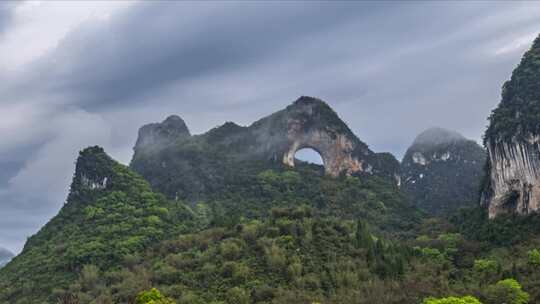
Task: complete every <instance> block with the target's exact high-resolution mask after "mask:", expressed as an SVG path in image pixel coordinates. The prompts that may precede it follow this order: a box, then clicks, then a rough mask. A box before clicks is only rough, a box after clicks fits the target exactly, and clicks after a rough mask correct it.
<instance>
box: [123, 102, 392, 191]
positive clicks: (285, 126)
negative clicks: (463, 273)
mask: <svg viewBox="0 0 540 304" xmlns="http://www.w3.org/2000/svg"><path fill="white" fill-rule="evenodd" d="M169 120H170V118H168V119H167V120H165V121H164V122H163V123H161V124H151V125H148V126H144V127H143V128H141V131H140V132H139V139H138V140H137V145H136V146H135V148H134V150H135V154H134V156H133V160H132V162H131V168H133V170H135V171H136V172H138V173H140V174H141V175H142V176H144V177H145V178H146V179H147V180H148V181H149V182H150V184H151V185H152V186H153V187H154V188H155V189H157V190H159V191H160V192H162V193H165V194H166V195H167V196H168V197H169V198H187V199H189V200H198V199H201V198H205V197H206V193H209V192H216V191H217V190H219V187H221V186H222V185H226V184H229V183H230V182H233V181H234V180H235V178H236V176H229V175H228V173H230V172H234V171H238V168H239V167H249V166H250V163H251V162H261V161H262V162H273V163H282V164H285V165H286V166H289V167H293V166H294V165H295V164H294V154H295V153H296V151H298V150H299V149H302V148H306V147H308V148H312V149H314V150H316V151H317V152H319V153H320V155H321V158H322V159H323V162H324V168H325V172H326V174H328V175H330V176H334V177H335V176H338V175H340V174H345V175H362V174H367V175H378V176H384V177H386V178H390V179H394V178H396V177H397V172H398V170H399V163H398V162H397V161H396V160H395V158H393V157H392V156H391V155H389V154H385V153H380V154H378V153H374V152H373V151H371V150H370V149H369V148H368V146H367V145H366V144H365V143H363V142H362V141H360V140H359V139H358V138H357V137H356V136H355V135H354V134H353V133H352V131H351V130H350V129H349V128H348V127H347V125H346V124H345V123H344V122H343V121H342V120H341V119H340V118H339V117H338V116H337V114H336V113H335V112H334V111H333V110H332V109H331V108H330V107H329V106H328V105H327V104H326V103H324V102H323V101H321V100H319V99H316V98H312V97H301V98H299V99H298V100H296V101H295V102H294V103H293V104H292V105H290V106H288V107H287V108H286V109H283V110H281V111H278V112H276V113H274V114H272V115H269V116H267V117H265V118H262V119H260V120H258V121H256V122H254V123H253V124H252V125H251V126H249V127H241V126H238V125H236V124H234V123H231V122H228V123H226V124H224V125H222V126H220V127H217V128H214V129H212V130H210V131H208V132H207V133H205V134H202V135H197V136H189V134H188V133H187V132H176V131H175V128H176V127H175V126H171V125H170V124H169V123H168V121H169ZM150 128H151V129H154V128H159V129H160V130H167V131H162V132H160V133H159V132H151V134H152V138H151V139H147V137H148V132H146V130H148V129H150ZM186 130H187V128H186ZM158 133H159V134H165V136H164V138H161V139H156V136H155V135H156V134H158ZM176 133H180V136H176V137H173V136H170V134H176ZM155 142H159V144H154V143H155Z"/></svg>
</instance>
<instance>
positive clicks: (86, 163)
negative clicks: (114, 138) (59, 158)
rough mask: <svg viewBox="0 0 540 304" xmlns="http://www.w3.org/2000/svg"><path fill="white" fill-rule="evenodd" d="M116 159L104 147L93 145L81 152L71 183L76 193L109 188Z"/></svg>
mask: <svg viewBox="0 0 540 304" xmlns="http://www.w3.org/2000/svg"><path fill="white" fill-rule="evenodd" d="M114 165H115V161H114V160H113V159H112V158H111V157H109V155H107V153H105V150H103V148H102V147H99V146H92V147H88V148H86V149H83V150H82V151H80V152H79V157H78V158H77V163H76V165H75V176H74V179H73V183H72V185H71V192H72V193H74V194H77V193H79V192H80V191H82V190H85V189H90V190H101V189H105V188H107V186H108V185H109V184H110V182H111V176H112V174H113V173H112V171H113V166H114Z"/></svg>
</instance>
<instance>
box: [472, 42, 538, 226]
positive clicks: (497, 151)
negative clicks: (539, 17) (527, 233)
mask: <svg viewBox="0 0 540 304" xmlns="http://www.w3.org/2000/svg"><path fill="white" fill-rule="evenodd" d="M539 121H540V37H539V38H537V39H536V40H535V42H534V44H533V46H532V48H531V49H530V50H529V51H528V52H527V53H525V55H524V56H523V58H522V60H521V63H520V64H519V66H518V67H517V68H516V69H515V70H514V71H513V73H512V77H511V79H510V81H507V82H506V83H505V84H504V85H503V89H502V100H501V102H500V104H499V105H498V107H497V108H496V109H495V110H494V111H493V113H492V114H491V116H490V117H489V127H488V129H487V130H486V134H485V146H486V147H487V149H488V153H489V167H488V170H489V172H488V175H489V177H488V179H487V183H486V186H485V190H484V192H483V195H482V202H483V204H484V205H486V206H487V208H488V209H489V216H490V217H491V218H493V217H495V216H497V215H499V214H503V213H516V214H529V213H533V212H536V211H538V210H539V209H540V123H539Z"/></svg>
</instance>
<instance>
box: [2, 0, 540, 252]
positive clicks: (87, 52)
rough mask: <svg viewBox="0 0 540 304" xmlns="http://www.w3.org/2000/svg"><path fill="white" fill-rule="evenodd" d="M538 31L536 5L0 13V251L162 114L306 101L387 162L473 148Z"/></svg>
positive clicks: (208, 114) (20, 6)
mask: <svg viewBox="0 0 540 304" xmlns="http://www.w3.org/2000/svg"><path fill="white" fill-rule="evenodd" d="M539 32H540V3H536V2H488V1H480V2H470V1H467V2H465V1H464V2H441V1H433V2H410V1H408V2H388V3H385V2H357V3H352V2H343V3H340V2H332V3H330V2H313V3H305V2H249V3H248V2H203V3H190V2H171V1H167V2H155V1H153V2H126V1H121V2H113V1H95V2H93V1H74V2H54V1H42V2H40V1H27V2H17V3H15V2H5V1H4V2H0V219H1V220H0V246H4V247H7V248H9V249H11V250H13V251H18V250H20V249H21V248H22V245H23V244H24V241H25V240H26V237H28V236H29V235H31V234H33V233H35V232H37V230H38V229H39V227H41V226H42V225H43V224H44V223H45V222H46V221H47V220H48V219H50V218H51V217H52V216H53V215H54V214H56V212H57V211H58V209H59V208H60V207H61V206H62V204H63V202H64V200H65V197H66V193H67V190H68V186H69V183H70V180H71V177H72V174H73V170H74V161H75V158H76V156H77V153H78V151H79V150H80V149H82V148H84V147H86V146H89V145H96V144H98V145H102V146H103V147H105V149H106V150H107V151H108V152H109V154H111V155H112V156H113V157H115V158H116V159H118V160H119V161H121V162H123V163H126V164H127V163H128V162H129V160H130V158H131V153H132V147H133V144H134V142H135V137H136V134H137V129H138V127H140V126H141V125H142V124H144V123H148V122H154V121H161V120H163V119H164V118H165V117H166V116H167V115H169V114H178V115H180V116H181V117H183V118H184V119H185V121H186V122H187V124H188V126H189V127H190V129H191V130H192V132H194V133H201V132H204V131H206V130H208V129H209V128H211V127H213V126H216V125H218V124H221V123H223V122H225V121H235V122H237V123H240V124H249V123H251V122H253V121H254V120H256V119H257V118H259V117H261V116H264V115H267V114H269V113H271V112H273V111H276V110H279V109H281V108H283V107H284V106H286V105H287V104H289V103H290V102H292V101H293V100H295V99H296V98H297V97H299V96H301V95H310V96H317V97H320V98H322V99H324V100H326V101H327V102H328V103H329V104H330V105H331V106H332V107H334V109H335V110H336V111H337V112H338V114H340V116H341V117H342V118H343V119H344V120H345V121H346V122H347V123H348V124H349V126H350V127H351V129H352V130H353V131H354V132H355V133H356V134H357V135H358V136H359V137H360V138H361V139H362V140H363V141H365V142H367V143H368V144H369V145H370V147H371V148H372V149H373V150H375V151H390V152H392V153H394V154H395V155H396V156H397V157H398V158H399V157H401V155H402V154H403V153H404V151H405V150H406V148H407V146H408V145H409V144H410V143H411V142H412V140H413V138H414V137H415V135H416V134H418V133H419V132H421V131H422V130H424V129H426V128H428V127H431V126H441V127H446V128H450V129H454V130H457V131H459V132H461V133H462V134H464V135H465V136H466V137H469V138H473V139H477V140H479V139H480V138H481V135H482V132H483V130H484V129H485V126H486V117H487V116H488V115H489V113H490V111H491V109H492V108H494V107H495V105H496V104H497V102H498V101H499V95H500V87H501V85H502V83H503V81H504V80H505V79H507V78H508V77H509V76H510V73H511V71H512V69H513V68H514V67H515V66H516V65H517V63H518V62H519V59H520V57H521V55H522V53H523V52H524V51H525V50H526V49H527V48H528V47H529V45H530V43H531V42H532V40H533V39H534V38H535V37H536V35H537V34H538V33H539Z"/></svg>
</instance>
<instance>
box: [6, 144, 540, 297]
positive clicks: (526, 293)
mask: <svg viewBox="0 0 540 304" xmlns="http://www.w3.org/2000/svg"><path fill="white" fill-rule="evenodd" d="M250 168H253V169H251V170H247V169H243V170H242V172H241V174H240V173H239V174H240V175H242V176H244V178H243V179H241V180H239V184H242V185H243V186H242V187H240V186H235V185H231V186H230V187H226V188H225V189H222V190H220V192H219V193H216V194H215V195H214V196H213V197H211V198H208V200H207V201H200V202H197V203H196V204H192V203H189V202H184V201H181V200H170V199H166V198H165V197H164V196H163V195H161V194H157V193H154V192H153V191H152V190H151V188H150V186H149V185H148V183H147V182H146V181H144V179H143V178H142V177H140V176H139V175H137V174H136V173H134V172H132V171H131V170H130V169H129V168H127V167H125V166H123V165H121V164H119V163H117V162H115V161H114V160H112V159H111V158H110V157H109V156H107V154H105V152H104V151H103V149H101V148H99V147H92V148H88V149H85V150H83V151H82V152H81V154H80V156H79V159H78V161H77V169H76V173H75V175H74V180H73V184H72V186H71V192H70V195H69V198H68V201H67V203H66V205H65V206H64V207H63V208H62V210H61V212H60V213H59V214H58V215H57V216H56V217H55V218H54V219H53V220H51V221H50V222H49V223H48V224H47V225H46V226H45V227H43V229H42V230H41V231H40V232H39V233H37V234H36V235H34V236H33V237H31V238H30V239H29V240H28V242H27V244H26V246H25V248H24V250H23V252H22V253H21V254H20V255H19V256H17V257H16V258H15V259H14V260H13V261H12V262H11V263H9V264H8V265H7V266H6V267H5V268H2V269H1V270H0V303H10V304H18V303H54V304H58V303H60V304H68V303H70V304H71V303H81V304H83V303H96V304H98V303H99V304H106V303H148V304H149V303H153V304H158V303H178V304H181V303H194V304H195V303H229V304H243V303H245V304H248V303H310V304H312V303H426V304H427V303H429V304H434V303H487V304H503V303H516V304H517V303H536V302H538V301H540V288H538V286H540V271H539V270H540V251H539V249H540V238H539V237H538V232H539V231H540V219H538V217H536V216H529V217H512V216H501V217H498V218H497V219H495V220H493V221H490V220H488V219H487V215H486V214H485V211H484V209H480V208H475V209H468V210H463V209H462V210H460V211H459V212H457V213H455V214H452V215H450V216H447V217H430V216H429V215H428V214H426V213H424V212H422V211H420V210H418V209H416V208H415V207H413V206H412V205H411V204H409V202H408V201H407V199H406V198H405V197H404V196H403V195H402V194H401V193H400V192H399V191H398V189H397V187H396V186H395V185H393V184H392V183H390V182H389V181H386V180H384V179H381V178H378V177H375V176H371V177H369V176H364V177H347V176H342V177H339V178H332V177H328V176H325V175H324V174H323V172H322V168H321V167H320V166H318V165H313V164H303V163H300V164H299V165H297V166H296V168H294V169H290V168H286V167H284V166H281V165H276V164H266V165H265V164H263V163H260V164H258V165H255V164H254V165H253V166H251V167H250ZM261 168H265V169H263V170H261ZM102 176H107V177H108V180H107V185H106V188H104V189H101V188H99V187H96V185H95V184H92V183H91V182H89V180H98V181H99V180H100V177H102ZM218 198H220V199H218Z"/></svg>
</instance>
